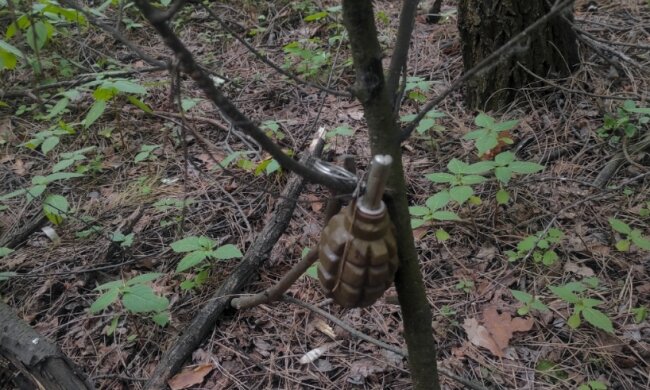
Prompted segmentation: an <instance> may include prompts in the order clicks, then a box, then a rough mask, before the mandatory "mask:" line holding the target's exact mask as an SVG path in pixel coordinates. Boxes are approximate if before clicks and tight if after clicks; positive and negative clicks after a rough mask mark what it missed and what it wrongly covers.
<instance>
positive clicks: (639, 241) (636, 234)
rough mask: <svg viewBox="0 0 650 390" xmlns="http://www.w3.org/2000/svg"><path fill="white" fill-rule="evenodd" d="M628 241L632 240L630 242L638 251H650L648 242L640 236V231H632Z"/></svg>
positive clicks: (649, 241) (649, 242)
mask: <svg viewBox="0 0 650 390" xmlns="http://www.w3.org/2000/svg"><path fill="white" fill-rule="evenodd" d="M630 239H632V242H633V243H634V244H635V245H636V246H638V247H639V248H640V249H643V250H646V251H648V250H650V240H648V239H647V238H645V237H643V236H642V235H641V231H640V230H637V229H634V230H632V232H631V233H630Z"/></svg>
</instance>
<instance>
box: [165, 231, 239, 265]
mask: <svg viewBox="0 0 650 390" xmlns="http://www.w3.org/2000/svg"><path fill="white" fill-rule="evenodd" d="M216 245H217V243H216V242H215V241H214V240H211V239H209V238H208V237H204V236H201V237H196V236H191V237H186V238H183V239H181V240H178V241H176V242H173V243H172V245H171V247H172V250H173V251H174V252H176V253H187V254H186V255H185V257H183V258H182V259H181V261H180V262H179V263H178V265H177V266H176V272H184V271H187V270H188V269H190V268H192V267H196V266H197V265H199V264H201V263H202V262H203V261H204V260H206V259H217V260H228V259H234V258H240V257H242V256H243V255H242V253H241V252H240V251H239V249H237V247H236V246H234V245H232V244H226V245H222V246H220V247H218V248H216V249H215V246H216Z"/></svg>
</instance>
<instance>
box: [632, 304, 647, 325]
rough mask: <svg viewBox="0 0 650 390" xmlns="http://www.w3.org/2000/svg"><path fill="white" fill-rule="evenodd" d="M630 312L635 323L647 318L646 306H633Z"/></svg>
mask: <svg viewBox="0 0 650 390" xmlns="http://www.w3.org/2000/svg"><path fill="white" fill-rule="evenodd" d="M631 312H632V314H633V315H634V322H636V323H637V324H640V323H642V322H643V321H645V319H646V318H648V308H647V307H645V306H639V307H633V308H632V309H631Z"/></svg>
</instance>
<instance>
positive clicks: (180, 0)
mask: <svg viewBox="0 0 650 390" xmlns="http://www.w3.org/2000/svg"><path fill="white" fill-rule="evenodd" d="M184 5H185V0H174V2H173V3H172V4H171V5H170V6H169V8H167V10H166V11H163V12H160V13H159V14H158V15H157V21H158V22H166V21H168V20H169V19H171V18H173V17H174V15H176V13H177V12H178V11H180V10H181V8H183V6H184Z"/></svg>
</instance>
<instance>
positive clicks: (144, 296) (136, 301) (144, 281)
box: [90, 273, 169, 326]
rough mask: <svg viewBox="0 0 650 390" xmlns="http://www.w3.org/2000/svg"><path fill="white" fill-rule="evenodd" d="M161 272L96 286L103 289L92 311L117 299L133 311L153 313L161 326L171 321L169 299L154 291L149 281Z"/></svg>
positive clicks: (98, 309)
mask: <svg viewBox="0 0 650 390" xmlns="http://www.w3.org/2000/svg"><path fill="white" fill-rule="evenodd" d="M161 275H163V274H161V273H146V274H142V275H138V276H136V277H134V278H132V279H130V280H127V281H125V280H115V281H112V282H108V283H104V284H102V285H100V286H97V287H95V291H101V292H102V295H100V296H99V297H98V298H97V300H95V302H93V304H92V305H91V306H90V313H91V314H95V313H99V312H100V311H102V310H104V309H106V308H108V307H109V306H110V305H112V304H113V303H114V302H116V301H121V302H122V306H123V307H124V308H125V309H126V310H128V311H130V312H131V313H135V314H140V313H153V315H152V316H151V319H152V320H153V321H154V322H155V323H156V324H158V325H160V326H165V325H167V323H169V312H168V311H167V309H168V307H169V301H168V300H167V298H165V297H161V296H158V295H156V294H155V293H154V291H153V289H152V288H151V286H150V285H149V284H148V283H149V282H151V281H153V280H155V279H157V278H159V277H160V276H161Z"/></svg>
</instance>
